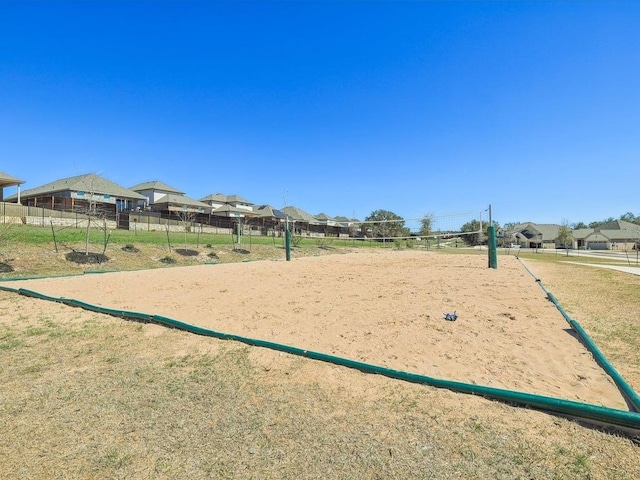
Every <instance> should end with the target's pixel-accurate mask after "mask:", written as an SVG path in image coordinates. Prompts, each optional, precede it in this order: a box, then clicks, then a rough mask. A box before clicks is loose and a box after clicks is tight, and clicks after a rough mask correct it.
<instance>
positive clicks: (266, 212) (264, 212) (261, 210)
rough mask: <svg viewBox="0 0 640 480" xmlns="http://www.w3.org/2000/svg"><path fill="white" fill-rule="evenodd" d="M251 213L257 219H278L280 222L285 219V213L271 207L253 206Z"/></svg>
mask: <svg viewBox="0 0 640 480" xmlns="http://www.w3.org/2000/svg"><path fill="white" fill-rule="evenodd" d="M253 211H254V212H255V213H256V214H257V215H258V217H266V218H279V219H282V220H284V219H286V218H287V215H286V213H284V212H283V211H281V210H277V209H275V208H273V207H272V206H271V205H260V206H257V207H256V206H254V207H253Z"/></svg>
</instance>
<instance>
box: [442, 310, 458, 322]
mask: <svg viewBox="0 0 640 480" xmlns="http://www.w3.org/2000/svg"><path fill="white" fill-rule="evenodd" d="M444 319H445V320H449V321H450V322H455V321H456V320H457V319H458V315H456V312H453V313H445V314H444Z"/></svg>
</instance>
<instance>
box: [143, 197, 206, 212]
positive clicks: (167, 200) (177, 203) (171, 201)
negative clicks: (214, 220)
mask: <svg viewBox="0 0 640 480" xmlns="http://www.w3.org/2000/svg"><path fill="white" fill-rule="evenodd" d="M153 204H154V205H169V206H174V207H181V206H185V205H186V206H187V207H193V208H201V209H203V210H210V209H211V205H207V204H206V203H204V202H200V201H198V200H195V199H193V198H189V197H186V196H184V195H176V194H175V193H168V194H167V195H165V196H163V197H160V198H159V199H158V200H156V201H155V202H154V203H153Z"/></svg>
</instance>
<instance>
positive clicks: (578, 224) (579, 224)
mask: <svg viewBox="0 0 640 480" xmlns="http://www.w3.org/2000/svg"><path fill="white" fill-rule="evenodd" d="M571 228H572V229H573V230H578V229H581V228H589V227H587V225H586V224H585V223H584V222H578V223H574V224H573V225H572V226H571Z"/></svg>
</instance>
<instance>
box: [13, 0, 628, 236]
mask: <svg viewBox="0 0 640 480" xmlns="http://www.w3.org/2000/svg"><path fill="white" fill-rule="evenodd" d="M639 24H640V3H639V2H614V1H606V2H605V1H603V2H597V1H590V2H552V1H546V2H499V1H490V2H455V1H448V2H428V1H423V2H410V1H400V2H391V1H376V2H374V1H371V2H369V1H352V2H340V1H325V2H303V1H281V2H258V1H244V2H243V1H235V2H213V1H212V2H196V1H189V2H153V1H143V2H124V1H120V2H104V3H102V2H53V1H50V2H2V1H0V171H4V172H6V173H8V174H10V175H13V176H16V177H19V178H21V179H23V180H26V184H25V185H23V186H22V189H28V188H33V187H37V186H39V185H42V184H44V183H48V182H50V181H53V180H56V179H59V178H64V177H69V176H74V175H79V174H83V173H89V172H94V173H98V174H100V175H102V176H104V177H106V178H108V179H110V180H112V181H114V182H116V183H119V184H121V185H124V186H127V187H130V186H132V185H134V184H137V183H140V182H143V181H149V180H161V181H163V182H165V183H168V184H169V185H172V186H174V187H176V188H178V189H181V190H183V191H184V192H186V194H187V195H188V196H190V197H193V198H202V197H204V196H206V195H208V194H211V193H218V192H221V193H225V194H235V195H240V196H242V197H245V198H247V199H248V200H250V201H252V202H254V203H258V204H263V203H268V204H271V205H273V206H275V207H282V206H283V204H284V203H285V202H286V203H287V204H292V205H295V206H298V207H300V208H302V209H304V210H306V211H308V212H310V213H312V214H318V213H321V212H323V213H326V214H328V215H333V216H336V215H345V216H348V217H352V216H356V217H358V218H361V219H362V218H364V217H366V216H367V215H368V214H369V213H371V211H373V210H376V209H386V210H391V211H393V212H395V213H397V214H399V215H402V216H403V217H405V218H416V217H420V216H422V215H425V214H434V215H448V214H452V213H457V212H466V211H476V210H484V209H486V208H487V207H488V205H489V204H491V205H492V207H493V217H494V219H495V220H497V221H498V222H500V223H501V224H503V223H505V222H515V221H534V222H538V223H561V222H562V221H568V222H570V223H575V222H579V221H583V222H585V223H589V222H591V221H596V220H602V219H604V218H607V217H616V218H617V217H619V216H620V215H621V214H623V213H625V212H628V211H631V212H633V213H634V214H636V215H640V195H639V193H640V189H639V188H638V187H639V179H640V161H639V160H640V28H638V25H639ZM10 193H12V191H11V190H10V189H7V192H5V194H10Z"/></svg>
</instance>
